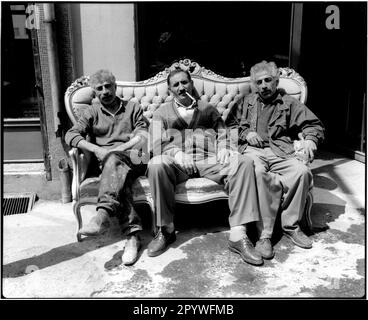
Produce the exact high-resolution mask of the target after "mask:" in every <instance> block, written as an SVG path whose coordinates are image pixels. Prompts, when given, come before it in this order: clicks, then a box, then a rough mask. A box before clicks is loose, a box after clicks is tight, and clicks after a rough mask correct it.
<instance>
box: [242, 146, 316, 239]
mask: <svg viewBox="0 0 368 320" xmlns="http://www.w3.org/2000/svg"><path fill="white" fill-rule="evenodd" d="M243 154H245V155H247V156H248V157H250V158H251V159H253V161H254V165H255V175H256V181H257V189H258V200H259V207H260V213H261V220H260V221H259V222H258V223H257V229H258V232H259V235H260V238H271V236H272V232H273V228H274V225H275V220H276V216H277V213H278V211H279V209H280V202H281V198H282V195H283V193H284V195H283V202H282V204H281V226H282V228H283V230H292V229H295V228H297V227H298V225H299V222H300V220H301V218H302V215H303V212H304V207H305V204H306V199H307V195H308V192H309V191H310V190H311V189H312V187H313V176H312V172H311V170H310V168H309V167H308V166H306V165H305V164H304V163H302V162H301V161H300V160H298V159H296V158H294V157H293V158H281V157H278V156H276V155H275V154H274V153H273V151H272V150H271V148H263V149H262V148H255V147H252V146H248V147H247V148H246V149H245V150H244V152H243Z"/></svg>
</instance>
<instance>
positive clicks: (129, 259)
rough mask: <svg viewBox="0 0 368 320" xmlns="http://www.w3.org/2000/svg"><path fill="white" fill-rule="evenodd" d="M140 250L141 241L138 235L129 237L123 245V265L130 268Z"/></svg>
mask: <svg viewBox="0 0 368 320" xmlns="http://www.w3.org/2000/svg"><path fill="white" fill-rule="evenodd" d="M140 249H141V240H140V238H139V236H138V235H132V236H129V237H128V239H127V242H126V244H125V248H124V253H123V257H122V261H123V264H124V265H126V266H131V265H132V264H134V263H135V262H136V261H137V259H138V252H139V250H140Z"/></svg>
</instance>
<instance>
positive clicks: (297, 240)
mask: <svg viewBox="0 0 368 320" xmlns="http://www.w3.org/2000/svg"><path fill="white" fill-rule="evenodd" d="M284 234H285V236H287V237H288V238H289V239H291V241H292V242H293V243H294V244H295V245H297V246H298V247H301V248H303V249H310V248H312V241H311V240H310V239H309V238H308V237H307V236H306V235H305V234H304V232H303V231H302V230H300V228H299V227H298V228H296V229H294V230H284Z"/></svg>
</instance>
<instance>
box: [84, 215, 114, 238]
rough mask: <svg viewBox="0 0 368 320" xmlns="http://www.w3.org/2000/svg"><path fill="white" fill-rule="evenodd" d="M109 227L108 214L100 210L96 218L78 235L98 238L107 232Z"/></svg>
mask: <svg viewBox="0 0 368 320" xmlns="http://www.w3.org/2000/svg"><path fill="white" fill-rule="evenodd" d="M109 226H110V222H109V215H108V213H107V212H105V211H102V210H98V211H97V214H96V216H94V217H93V218H92V219H91V221H90V222H89V223H88V224H87V225H86V226H85V227H82V228H81V229H80V230H79V231H78V233H79V234H81V235H84V236H98V235H100V234H102V233H103V232H105V231H106V230H107V229H108V228H109Z"/></svg>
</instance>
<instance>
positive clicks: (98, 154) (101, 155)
mask: <svg viewBox="0 0 368 320" xmlns="http://www.w3.org/2000/svg"><path fill="white" fill-rule="evenodd" d="M94 153H95V155H96V157H97V159H98V160H100V161H102V159H103V158H104V157H105V156H106V155H107V154H108V153H109V150H106V149H104V148H101V147H98V146H96V147H95V148H94Z"/></svg>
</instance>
